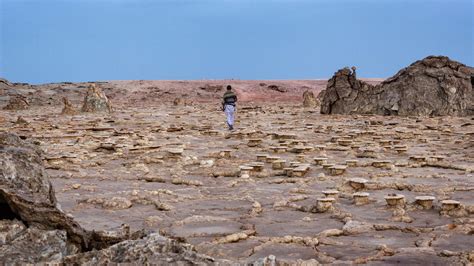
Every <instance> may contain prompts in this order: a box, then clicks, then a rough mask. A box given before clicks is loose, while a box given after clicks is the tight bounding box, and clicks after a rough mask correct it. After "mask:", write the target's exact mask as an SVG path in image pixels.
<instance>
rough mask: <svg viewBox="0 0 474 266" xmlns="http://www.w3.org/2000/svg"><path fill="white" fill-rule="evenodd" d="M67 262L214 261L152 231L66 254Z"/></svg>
mask: <svg viewBox="0 0 474 266" xmlns="http://www.w3.org/2000/svg"><path fill="white" fill-rule="evenodd" d="M63 262H64V263H65V264H66V265H68V264H74V265H83V264H87V263H91V262H94V265H110V264H115V263H132V264H139V265H142V264H148V263H150V262H153V264H157V265H168V264H173V265H175V264H177V265H195V264H198V265H209V264H214V263H217V262H215V261H214V259H213V258H211V257H208V256H205V255H200V254H198V253H196V252H194V251H193V248H192V246H191V245H189V244H181V243H178V242H177V241H176V240H172V239H169V238H166V237H163V236H160V235H159V234H151V235H149V236H147V237H145V238H143V239H138V240H130V241H124V242H121V243H118V244H116V245H114V246H111V247H109V248H107V249H102V250H94V251H91V252H87V253H81V254H77V255H72V256H69V257H66V258H65V259H64V261H63Z"/></svg>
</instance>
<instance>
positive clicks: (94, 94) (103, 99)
mask: <svg viewBox="0 0 474 266" xmlns="http://www.w3.org/2000/svg"><path fill="white" fill-rule="evenodd" d="M82 111H83V112H112V104H111V103H110V101H109V99H108V98H107V96H106V95H105V93H104V92H103V91H102V90H101V89H100V88H99V87H97V86H96V85H95V84H91V85H90V86H89V88H88V89H87V94H86V97H85V98H84V104H83V106H82Z"/></svg>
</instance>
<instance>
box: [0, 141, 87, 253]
mask: <svg viewBox="0 0 474 266" xmlns="http://www.w3.org/2000/svg"><path fill="white" fill-rule="evenodd" d="M0 206H1V207H0V208H1V209H2V212H1V214H0V219H8V218H9V217H15V218H17V219H19V220H21V221H22V222H23V223H25V224H27V225H29V226H32V225H34V226H37V227H38V228H40V229H45V230H54V229H61V230H64V231H66V232H67V233H68V238H69V241H70V242H71V243H73V244H75V245H77V246H78V248H79V249H88V248H89V244H90V239H89V238H90V236H89V235H88V234H87V233H86V232H85V231H84V230H83V229H82V228H81V227H80V226H79V225H78V224H77V223H76V222H74V221H73V220H72V218H70V217H68V216H67V215H66V214H65V213H64V212H62V211H61V210H60V208H59V206H58V204H57V201H56V196H55V194H54V189H53V186H52V185H51V182H50V181H49V178H48V175H47V174H46V172H45V170H44V167H43V164H42V154H41V151H40V150H39V148H38V147H37V146H36V145H34V144H32V143H29V142H27V141H23V140H21V139H20V138H19V137H18V136H16V135H13V134H8V133H3V134H1V135H0Z"/></svg>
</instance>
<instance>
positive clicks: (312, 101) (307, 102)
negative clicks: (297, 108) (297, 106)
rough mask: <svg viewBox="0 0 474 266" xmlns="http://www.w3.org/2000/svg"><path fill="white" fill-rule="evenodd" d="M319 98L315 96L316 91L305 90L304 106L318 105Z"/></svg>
mask: <svg viewBox="0 0 474 266" xmlns="http://www.w3.org/2000/svg"><path fill="white" fill-rule="evenodd" d="M318 105H319V103H318V100H317V99H316V97H314V93H313V92H311V91H309V90H306V91H305V92H303V106H304V107H316V106H318Z"/></svg>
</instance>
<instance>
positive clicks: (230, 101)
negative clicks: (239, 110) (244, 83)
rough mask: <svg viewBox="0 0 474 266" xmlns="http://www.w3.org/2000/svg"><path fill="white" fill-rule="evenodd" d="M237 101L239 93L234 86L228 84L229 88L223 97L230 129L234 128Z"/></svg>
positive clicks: (223, 108)
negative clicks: (237, 93)
mask: <svg viewBox="0 0 474 266" xmlns="http://www.w3.org/2000/svg"><path fill="white" fill-rule="evenodd" d="M236 102H237V95H235V93H234V92H233V91H232V87H231V86H230V85H228V86H227V90H226V92H225V93H224V97H223V99H222V111H224V112H225V115H226V117H227V126H229V130H233V129H234V113H235V103H236Z"/></svg>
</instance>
